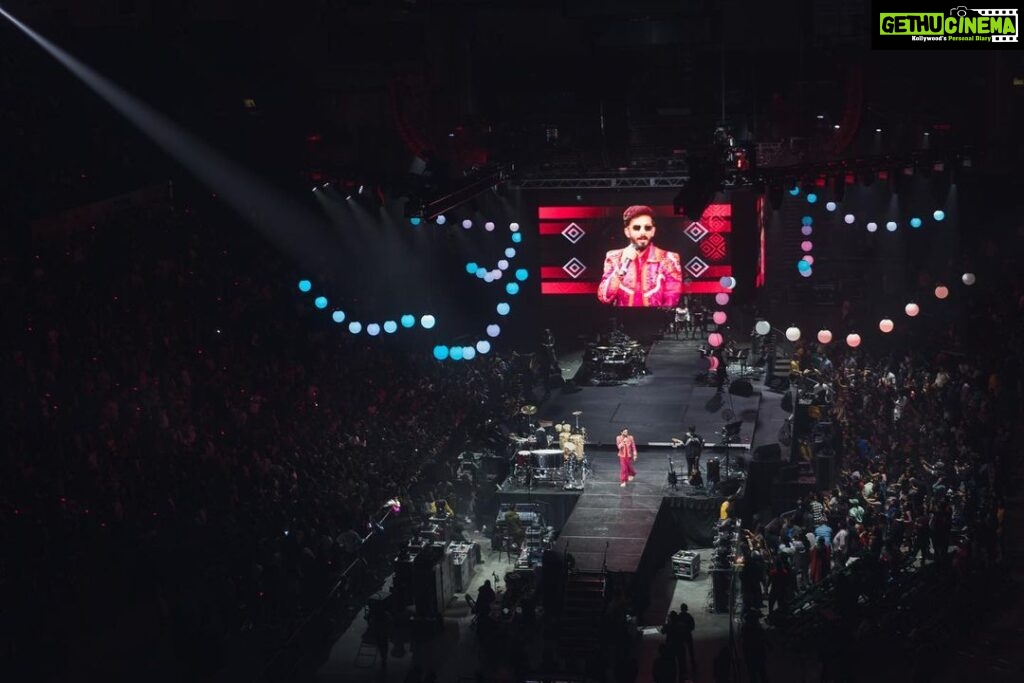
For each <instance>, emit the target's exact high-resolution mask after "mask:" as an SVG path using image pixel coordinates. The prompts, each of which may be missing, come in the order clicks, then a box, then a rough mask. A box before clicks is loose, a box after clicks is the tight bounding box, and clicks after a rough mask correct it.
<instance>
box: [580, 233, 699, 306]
mask: <svg viewBox="0 0 1024 683" xmlns="http://www.w3.org/2000/svg"><path fill="white" fill-rule="evenodd" d="M648 250H650V252H651V253H650V254H649V255H648V256H647V261H645V262H644V263H643V265H642V266H640V267H639V268H638V267H637V264H636V263H631V264H629V266H628V267H627V269H626V274H625V275H624V276H623V277H622V278H621V279H620V282H619V286H618V289H617V290H614V291H613V289H612V287H613V285H612V278H613V277H614V276H615V275H616V274H617V273H618V272H619V267H620V266H621V264H622V252H623V251H624V250H623V249H613V250H612V251H609V252H608V253H607V254H606V255H605V258H604V274H603V275H602V276H601V284H600V285H598V288H597V298H598V299H600V300H601V301H602V302H603V303H606V304H614V305H615V306H675V305H676V304H678V303H679V295H680V294H681V293H682V290H683V267H682V264H681V262H680V260H679V254H677V253H675V252H674V251H665V250H664V249H659V248H658V247H656V246H654V245H653V244H652V245H651V246H649V247H648ZM637 271H639V273H638V272H637Z"/></svg>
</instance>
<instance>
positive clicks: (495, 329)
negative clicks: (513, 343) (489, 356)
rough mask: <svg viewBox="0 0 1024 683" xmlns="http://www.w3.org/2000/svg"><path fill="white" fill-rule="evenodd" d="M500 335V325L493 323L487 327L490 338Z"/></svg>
mask: <svg viewBox="0 0 1024 683" xmlns="http://www.w3.org/2000/svg"><path fill="white" fill-rule="evenodd" d="M499 334H501V327H500V326H499V325H496V324H494V323H491V324H490V325H488V326H487V336H488V337H492V338H493V337H497V336H498V335H499Z"/></svg>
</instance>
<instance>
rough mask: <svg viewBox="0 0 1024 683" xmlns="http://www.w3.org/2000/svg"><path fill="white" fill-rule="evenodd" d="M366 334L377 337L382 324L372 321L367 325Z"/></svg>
mask: <svg viewBox="0 0 1024 683" xmlns="http://www.w3.org/2000/svg"><path fill="white" fill-rule="evenodd" d="M366 334H368V335H370V336H371V337H376V336H377V335H378V334H380V325H378V324H377V323H370V324H369V325H367V326H366Z"/></svg>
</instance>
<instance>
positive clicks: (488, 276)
mask: <svg viewBox="0 0 1024 683" xmlns="http://www.w3.org/2000/svg"><path fill="white" fill-rule="evenodd" d="M498 272H501V271H498ZM484 282H486V283H488V284H490V283H491V282H494V273H490V272H488V273H485V274H484Z"/></svg>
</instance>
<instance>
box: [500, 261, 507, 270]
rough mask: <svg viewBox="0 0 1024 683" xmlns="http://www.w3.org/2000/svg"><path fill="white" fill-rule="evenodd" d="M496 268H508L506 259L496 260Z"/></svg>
mask: <svg viewBox="0 0 1024 683" xmlns="http://www.w3.org/2000/svg"><path fill="white" fill-rule="evenodd" d="M498 269H499V270H508V261H506V260H505V259H501V260H500V261H498Z"/></svg>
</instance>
